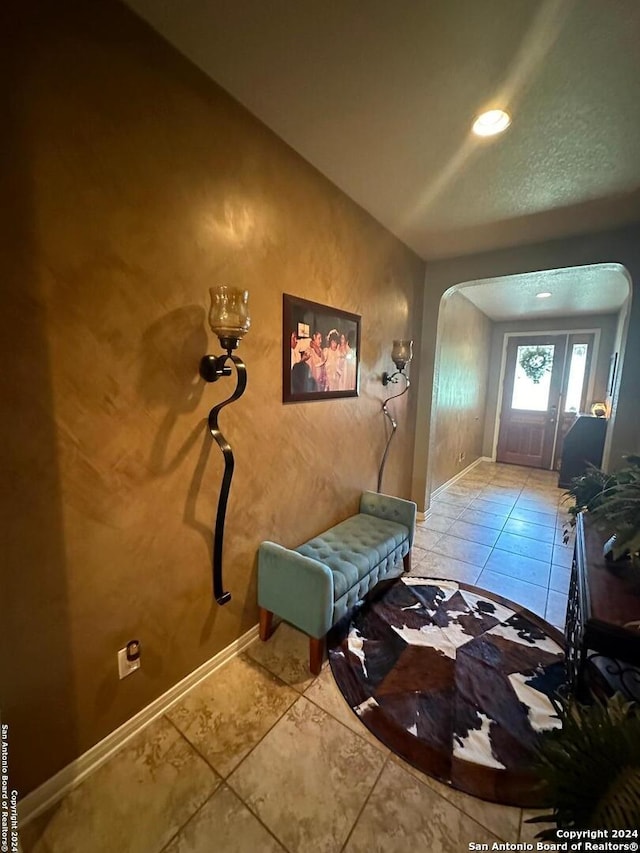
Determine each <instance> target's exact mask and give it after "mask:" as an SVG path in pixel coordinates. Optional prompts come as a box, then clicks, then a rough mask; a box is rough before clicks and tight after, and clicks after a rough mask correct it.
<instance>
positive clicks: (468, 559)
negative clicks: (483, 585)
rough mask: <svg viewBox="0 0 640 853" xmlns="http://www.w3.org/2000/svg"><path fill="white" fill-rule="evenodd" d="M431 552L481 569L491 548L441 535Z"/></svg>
mask: <svg viewBox="0 0 640 853" xmlns="http://www.w3.org/2000/svg"><path fill="white" fill-rule="evenodd" d="M453 526H454V525H453ZM453 526H452V527H453ZM452 532H453V531H452ZM431 550H432V552H434V553H437V554H442V555H443V556H445V557H453V559H454V560H461V561H462V562H463V563H470V564H471V565H472V566H480V568H482V566H484V564H485V563H486V562H487V560H488V558H489V554H490V553H491V546H490V545H482V544H481V543H479V542H470V541H469V540H468V539H458V538H457V537H456V536H447V535H443V536H441V537H440V539H439V540H438V541H437V542H436V544H435V545H434V546H433V548H432V549H431Z"/></svg>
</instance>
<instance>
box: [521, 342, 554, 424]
mask: <svg viewBox="0 0 640 853" xmlns="http://www.w3.org/2000/svg"><path fill="white" fill-rule="evenodd" d="M554 349H555V347H554V346H553V344H548V345H546V346H528V347H518V353H517V356H516V374H515V378H514V380H513V395H512V397H511V408H512V409H521V410H524V411H527V412H546V411H547V409H548V408H549V391H550V390H551V367H552V365H553V351H554ZM543 362H544V363H543ZM523 363H524V365H525V366H524V367H523Z"/></svg>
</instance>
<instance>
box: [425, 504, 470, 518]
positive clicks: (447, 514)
mask: <svg viewBox="0 0 640 853" xmlns="http://www.w3.org/2000/svg"><path fill="white" fill-rule="evenodd" d="M463 509H464V507H461V506H454V505H453V504H448V503H443V502H442V501H438V500H435V501H432V503H431V506H430V507H429V515H430V517H431V518H433V516H435V515H439V516H443V517H444V518H458V517H459V516H460V514H461V513H462V511H463Z"/></svg>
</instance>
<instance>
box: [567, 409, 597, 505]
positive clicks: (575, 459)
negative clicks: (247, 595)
mask: <svg viewBox="0 0 640 853" xmlns="http://www.w3.org/2000/svg"><path fill="white" fill-rule="evenodd" d="M607 423H608V421H607V419H606V418H596V417H594V416H593V415H578V417H577V418H576V419H575V421H574V422H573V424H572V425H571V426H570V427H569V429H568V431H567V434H566V435H565V437H564V440H563V445H562V461H561V462H560V475H559V477H558V486H560V488H562V489H567V488H569V486H570V485H571V480H573V478H574V477H579V476H580V475H581V474H584V472H585V471H586V470H587V466H588V465H589V464H591V465H595V466H596V467H600V465H601V464H602V452H603V450H604V440H605V436H606V434H607Z"/></svg>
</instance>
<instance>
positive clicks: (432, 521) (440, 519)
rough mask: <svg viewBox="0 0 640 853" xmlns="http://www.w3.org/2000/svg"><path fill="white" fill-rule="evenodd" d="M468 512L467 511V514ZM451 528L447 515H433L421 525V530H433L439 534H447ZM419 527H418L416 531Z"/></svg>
mask: <svg viewBox="0 0 640 853" xmlns="http://www.w3.org/2000/svg"><path fill="white" fill-rule="evenodd" d="M467 511H468V510H465V512H467ZM450 527H451V519H450V518H449V517H448V516H446V515H437V514H436V515H432V514H431V513H430V514H429V516H428V517H427V519H426V521H423V522H422V523H421V525H420V529H421V530H433V531H434V532H437V533H447V531H448V530H449V528H450ZM417 529H418V526H417V525H416V530H417Z"/></svg>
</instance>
